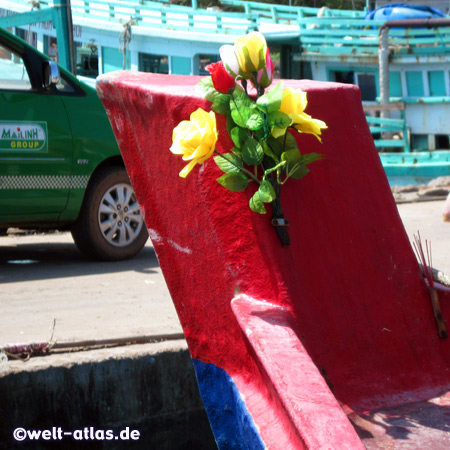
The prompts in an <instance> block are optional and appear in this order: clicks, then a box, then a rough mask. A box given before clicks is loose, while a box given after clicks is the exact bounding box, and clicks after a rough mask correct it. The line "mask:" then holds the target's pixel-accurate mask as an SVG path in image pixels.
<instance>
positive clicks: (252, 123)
mask: <svg viewBox="0 0 450 450" xmlns="http://www.w3.org/2000/svg"><path fill="white" fill-rule="evenodd" d="M230 109H231V117H232V118H233V120H234V122H235V123H236V125H238V126H240V127H241V128H249V129H250V130H259V129H261V128H262V127H263V125H264V120H263V118H262V117H261V114H260V113H259V110H258V108H257V106H256V103H255V102H254V101H253V100H251V99H250V98H249V97H248V96H247V95H246V94H245V93H243V92H241V91H238V90H235V91H234V93H233V101H231V102H230Z"/></svg>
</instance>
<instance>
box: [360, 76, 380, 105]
mask: <svg viewBox="0 0 450 450" xmlns="http://www.w3.org/2000/svg"><path fill="white" fill-rule="evenodd" d="M356 84H357V85H358V86H359V89H360V90H361V100H362V101H368V102H373V101H375V99H376V98H377V86H376V80H375V74H373V73H357V74H356Z"/></svg>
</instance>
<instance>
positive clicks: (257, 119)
mask: <svg viewBox="0 0 450 450" xmlns="http://www.w3.org/2000/svg"><path fill="white" fill-rule="evenodd" d="M263 125H264V119H263V118H262V116H261V114H259V111H256V112H255V113H254V114H251V115H250V117H249V118H248V120H247V128H248V129H249V130H253V131H256V130H260V129H261V128H262V127H263Z"/></svg>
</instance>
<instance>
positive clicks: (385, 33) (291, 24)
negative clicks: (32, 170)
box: [0, 0, 450, 183]
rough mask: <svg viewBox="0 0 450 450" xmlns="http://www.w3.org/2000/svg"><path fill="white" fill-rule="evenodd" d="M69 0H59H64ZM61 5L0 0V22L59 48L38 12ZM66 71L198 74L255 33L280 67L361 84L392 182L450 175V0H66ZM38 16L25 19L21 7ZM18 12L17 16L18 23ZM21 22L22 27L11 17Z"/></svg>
mask: <svg viewBox="0 0 450 450" xmlns="http://www.w3.org/2000/svg"><path fill="white" fill-rule="evenodd" d="M66 1H67V0H66ZM61 3H64V2H53V1H52V0H40V1H39V2H31V3H30V2H28V1H27V0H14V1H10V0H2V1H1V2H0V25H1V26H4V27H6V26H8V27H15V31H16V33H17V34H19V35H21V36H23V37H25V38H26V39H28V40H29V41H31V42H33V43H34V44H35V45H36V47H37V48H38V49H39V50H41V51H43V52H44V53H47V54H49V55H53V57H55V58H56V57H57V55H58V54H57V53H55V48H56V34H57V27H56V25H55V23H54V22H53V23H52V20H51V19H48V18H47V19H45V20H44V21H43V22H42V21H39V19H38V18H37V15H38V13H39V14H42V13H43V12H45V10H46V9H50V8H58V5H60V4H61ZM70 3H71V15H72V21H73V30H72V37H73V41H74V43H75V52H74V53H75V55H74V61H75V62H74V65H75V66H76V67H75V68H74V70H76V72H77V73H78V74H79V75H83V76H88V77H93V78H95V77H96V76H98V75H101V74H103V73H107V72H110V71H113V70H118V69H126V70H133V71H135V70H136V71H142V72H153V73H166V74H182V75H201V74H204V73H205V71H204V68H205V66H206V65H207V64H208V63H210V62H214V61H217V59H218V55H219V48H220V46H221V45H223V44H229V43H233V42H234V40H235V38H236V37H237V36H240V35H242V34H245V33H247V32H249V31H253V30H259V31H260V32H262V33H263V34H264V35H265V37H266V39H267V41H268V43H269V46H270V48H271V51H272V53H273V54H279V63H278V70H279V72H278V75H279V77H280V78H284V79H305V78H306V79H308V78H309V79H313V80H321V81H336V82H340V83H352V84H356V85H358V86H359V88H360V90H361V100H362V105H363V107H364V111H365V113H366V117H367V121H368V124H369V126H370V130H371V132H372V135H373V137H374V142H375V145H376V147H377V148H378V150H379V154H380V158H381V161H382V163H383V166H384V168H385V170H386V173H387V175H388V177H389V179H390V181H391V182H393V183H402V182H404V181H398V180H411V179H412V180H414V181H416V182H418V181H423V180H426V179H430V178H434V177H437V176H442V175H450V130H449V125H448V123H449V119H450V70H449V69H450V21H449V19H448V16H447V13H448V4H447V3H448V2H444V1H441V2H440V3H439V0H435V3H433V5H434V6H438V7H439V8H440V9H438V8H436V7H433V6H432V5H431V4H428V5H427V4H425V3H426V1H425V0H424V1H421V2H420V3H421V5H418V6H417V5H414V4H413V2H408V4H387V5H386V4H385V5H383V4H381V5H379V6H378V7H377V8H375V9H374V10H369V3H367V5H366V8H365V10H364V11H350V10H333V9H327V8H309V7H292V6H283V5H275V4H265V3H264V4H262V3H259V2H251V1H248V2H247V1H242V0H222V3H223V4H224V5H226V6H227V7H233V8H235V11H234V12H224V11H220V10H217V9H215V8H209V9H201V8H198V7H197V2H196V0H193V1H192V3H191V6H180V5H175V4H170V2H169V1H168V0H159V1H149V0H145V1H139V0H115V1H107V0H95V1H87V0H71V2H70ZM33 11H34V12H35V13H36V15H35V16H36V18H35V19H33V18H31V19H30V20H29V22H31V23H26V24H24V23H23V22H21V23H19V22H17V17H18V15H23V14H24V13H25V14H29V13H30V12H33ZM15 21H16V22H15ZM17 23H19V25H17V26H16V25H15V24H17Z"/></svg>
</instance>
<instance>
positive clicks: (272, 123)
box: [267, 111, 292, 134]
mask: <svg viewBox="0 0 450 450" xmlns="http://www.w3.org/2000/svg"><path fill="white" fill-rule="evenodd" d="M291 122H292V120H291V118H290V117H289V116H288V115H287V114H285V113H283V112H281V111H275V112H272V113H270V114H269V115H268V116H267V124H268V125H269V127H270V129H271V130H272V128H273V127H278V128H287V127H288V126H289V125H290V124H291ZM289 134H290V133H289Z"/></svg>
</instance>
